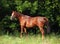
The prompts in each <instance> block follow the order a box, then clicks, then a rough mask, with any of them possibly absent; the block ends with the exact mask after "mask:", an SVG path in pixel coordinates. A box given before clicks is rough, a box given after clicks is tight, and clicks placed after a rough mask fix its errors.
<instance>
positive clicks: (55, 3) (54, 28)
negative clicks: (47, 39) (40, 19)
mask: <svg viewBox="0 0 60 44" xmlns="http://www.w3.org/2000/svg"><path fill="white" fill-rule="evenodd" d="M13 10H15V11H18V12H21V13H23V14H26V15H29V16H45V17H47V18H48V19H49V23H50V28H51V32H55V33H56V34H58V33H59V32H60V1H59V0H1V1H0V34H3V33H14V32H15V33H17V32H18V30H19V29H20V28H19V22H18V20H17V19H15V20H13V21H11V20H10V16H11V12H12V11H13ZM33 29H34V28H33ZM35 29H37V30H38V28H35ZM19 31H20V30H19Z"/></svg>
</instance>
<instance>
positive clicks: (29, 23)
mask: <svg viewBox="0 0 60 44" xmlns="http://www.w3.org/2000/svg"><path fill="white" fill-rule="evenodd" d="M33 26H34V24H33V23H32V22H27V23H26V27H33Z"/></svg>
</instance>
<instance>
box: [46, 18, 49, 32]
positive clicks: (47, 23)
mask: <svg viewBox="0 0 60 44" xmlns="http://www.w3.org/2000/svg"><path fill="white" fill-rule="evenodd" d="M45 20H46V25H47V33H50V25H49V21H48V19H47V18H45Z"/></svg>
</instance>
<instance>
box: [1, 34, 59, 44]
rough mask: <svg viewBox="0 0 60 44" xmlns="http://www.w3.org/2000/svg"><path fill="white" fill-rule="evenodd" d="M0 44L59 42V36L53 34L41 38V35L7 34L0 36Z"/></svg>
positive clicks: (48, 43) (55, 43)
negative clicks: (18, 35) (17, 35)
mask: <svg viewBox="0 0 60 44" xmlns="http://www.w3.org/2000/svg"><path fill="white" fill-rule="evenodd" d="M0 44H60V37H59V38H58V37H57V36H55V35H50V36H46V37H45V39H44V40H42V37H41V35H35V36H34V35H32V36H30V35H28V36H27V37H25V36H24V37H22V38H20V37H15V36H9V35H2V36H0Z"/></svg>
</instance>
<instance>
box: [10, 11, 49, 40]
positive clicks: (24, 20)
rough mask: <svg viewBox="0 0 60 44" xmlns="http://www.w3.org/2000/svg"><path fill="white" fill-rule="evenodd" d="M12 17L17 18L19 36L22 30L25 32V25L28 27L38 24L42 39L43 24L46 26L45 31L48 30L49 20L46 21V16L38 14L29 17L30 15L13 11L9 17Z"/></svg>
mask: <svg viewBox="0 0 60 44" xmlns="http://www.w3.org/2000/svg"><path fill="white" fill-rule="evenodd" d="M14 18H17V19H18V20H19V22H20V26H21V37H22V33H23V30H24V32H25V33H27V31H26V28H25V27H27V28H29V27H33V26H38V27H39V29H40V31H41V33H42V39H44V29H43V27H44V25H45V24H46V25H47V26H48V27H47V28H48V29H47V32H49V22H48V19H47V18H46V17H40V16H36V17H31V16H27V15H24V14H21V13H19V12H16V11H13V12H12V15H11V17H10V19H11V20H12V19H14Z"/></svg>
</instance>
